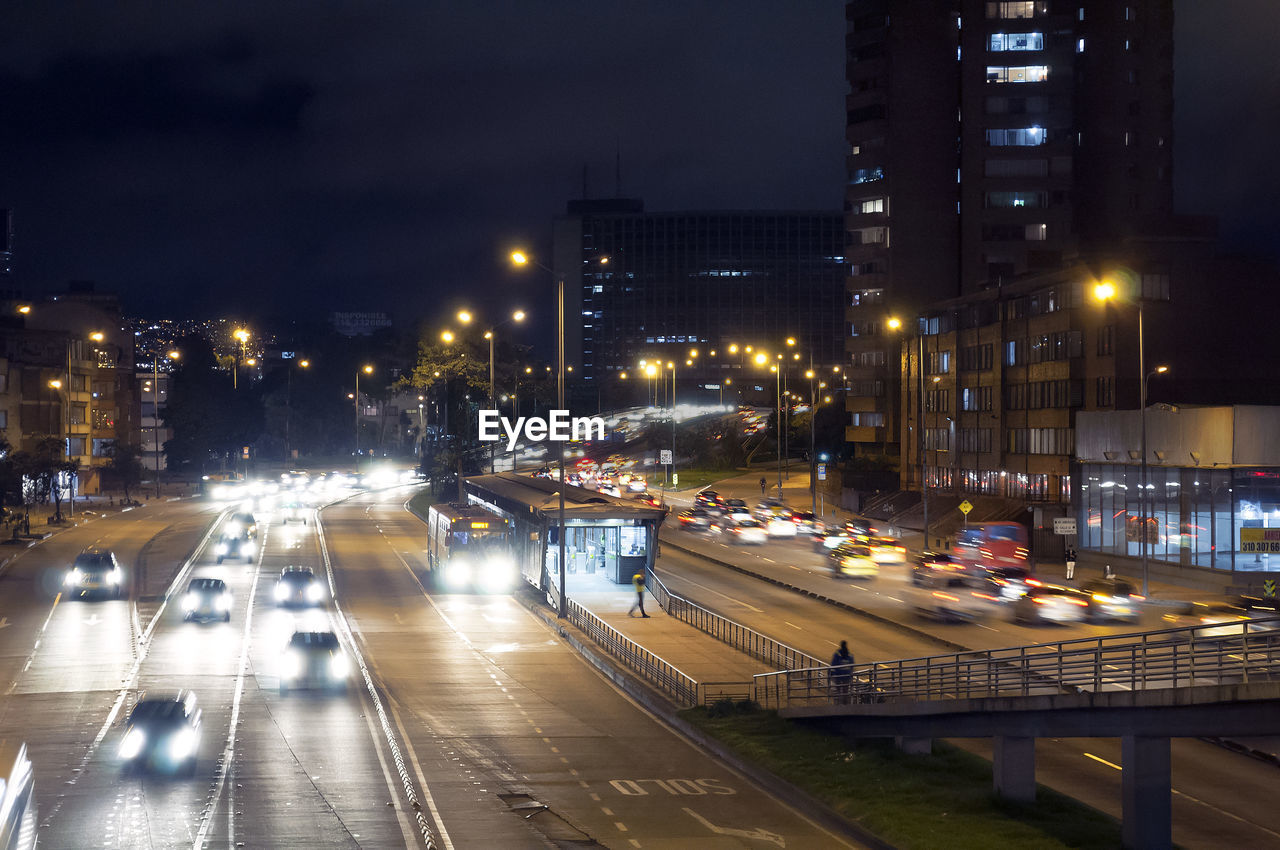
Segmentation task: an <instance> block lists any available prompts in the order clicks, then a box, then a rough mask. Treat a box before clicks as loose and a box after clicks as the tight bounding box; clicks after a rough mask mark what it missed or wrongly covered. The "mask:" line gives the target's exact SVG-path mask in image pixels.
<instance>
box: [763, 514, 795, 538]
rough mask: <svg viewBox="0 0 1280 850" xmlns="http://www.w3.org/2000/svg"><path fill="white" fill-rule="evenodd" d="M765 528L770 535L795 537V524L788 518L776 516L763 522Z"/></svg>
mask: <svg viewBox="0 0 1280 850" xmlns="http://www.w3.org/2000/svg"><path fill="white" fill-rule="evenodd" d="M765 530H766V531H767V532H768V534H769V536H770V537H795V536H796V524H795V523H794V522H792V521H791V520H789V519H783V518H782V517H779V516H776V517H774V518H773V519H771V520H769V521H768V522H767V523H765Z"/></svg>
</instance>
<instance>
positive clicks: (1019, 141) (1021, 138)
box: [987, 127, 1049, 147]
mask: <svg viewBox="0 0 1280 850" xmlns="http://www.w3.org/2000/svg"><path fill="white" fill-rule="evenodd" d="M1048 140H1049V134H1048V133H1047V132H1046V131H1045V129H1044V128H1043V127H1011V128H1008V129H998V130H987V144H989V145H991V146H993V147H1032V146H1035V145H1043V144H1044V143H1045V142H1047V141H1048Z"/></svg>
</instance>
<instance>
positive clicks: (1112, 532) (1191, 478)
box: [1077, 463, 1280, 571]
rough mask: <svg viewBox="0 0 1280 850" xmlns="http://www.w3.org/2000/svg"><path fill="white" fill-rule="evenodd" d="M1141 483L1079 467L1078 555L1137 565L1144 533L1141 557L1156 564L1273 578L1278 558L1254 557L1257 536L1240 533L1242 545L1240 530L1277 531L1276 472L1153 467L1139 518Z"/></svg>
mask: <svg viewBox="0 0 1280 850" xmlns="http://www.w3.org/2000/svg"><path fill="white" fill-rule="evenodd" d="M1141 475H1142V469H1141V467H1138V466H1131V465H1121V464H1093V463H1086V464H1083V465H1082V466H1081V468H1080V499H1079V508H1078V511H1079V514H1078V517H1077V526H1078V528H1079V529H1080V533H1079V548H1080V549H1082V550H1086V549H1087V550H1093V551H1097V552H1103V553H1108V554H1115V555H1127V556H1129V557H1133V558H1140V557H1142V539H1143V535H1144V527H1145V536H1146V539H1147V546H1148V549H1147V554H1148V557H1149V558H1151V559H1152V560H1155V561H1164V562H1166V563H1170V564H1181V565H1192V566H1199V567H1209V568H1213V569H1218V570H1266V571H1280V553H1276V554H1267V553H1265V552H1257V551H1253V550H1254V549H1258V548H1263V547H1260V546H1258V545H1256V544H1254V545H1250V540H1251V539H1254V538H1258V537H1259V536H1260V535H1261V533H1260V532H1252V533H1251V532H1248V531H1246V532H1245V537H1246V538H1250V540H1246V541H1245V542H1244V546H1243V547H1242V545H1241V544H1242V541H1241V530H1242V529H1267V528H1275V529H1278V530H1280V469H1277V468H1247V467H1242V468H1235V469H1206V468H1201V467H1166V466H1152V467H1149V468H1148V470H1147V475H1148V484H1147V504H1146V510H1145V511H1144V510H1143V509H1142V505H1141V496H1140V493H1141V490H1140V480H1141ZM1144 514H1145V516H1146V517H1147V521H1146V522H1145V524H1144V523H1143V521H1142V517H1143V516H1144ZM1277 534H1278V535H1280V531H1278V532H1277Z"/></svg>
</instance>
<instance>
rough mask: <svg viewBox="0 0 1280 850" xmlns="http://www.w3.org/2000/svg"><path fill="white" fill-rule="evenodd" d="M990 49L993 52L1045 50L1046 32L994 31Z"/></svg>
mask: <svg viewBox="0 0 1280 850" xmlns="http://www.w3.org/2000/svg"><path fill="white" fill-rule="evenodd" d="M988 49H989V50H991V51H992V52H993V53H999V52H1002V51H1005V50H1044V33H1042V32H1015V33H992V34H991V45H990V47H989V48H988Z"/></svg>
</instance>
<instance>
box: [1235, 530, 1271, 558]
mask: <svg viewBox="0 0 1280 850" xmlns="http://www.w3.org/2000/svg"><path fill="white" fill-rule="evenodd" d="M1240 551H1241V552H1254V553H1261V554H1264V555H1266V554H1272V555H1280V528H1242V529H1240Z"/></svg>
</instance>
